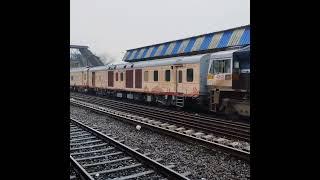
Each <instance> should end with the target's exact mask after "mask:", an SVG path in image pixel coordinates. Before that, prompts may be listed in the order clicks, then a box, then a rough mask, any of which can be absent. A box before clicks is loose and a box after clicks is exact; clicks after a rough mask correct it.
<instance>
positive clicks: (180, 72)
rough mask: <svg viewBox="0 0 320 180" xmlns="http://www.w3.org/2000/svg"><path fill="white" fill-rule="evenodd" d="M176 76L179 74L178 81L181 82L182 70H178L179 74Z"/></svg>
mask: <svg viewBox="0 0 320 180" xmlns="http://www.w3.org/2000/svg"><path fill="white" fill-rule="evenodd" d="M178 76H179V79H178V82H179V83H182V71H181V70H180V71H179V75H178Z"/></svg>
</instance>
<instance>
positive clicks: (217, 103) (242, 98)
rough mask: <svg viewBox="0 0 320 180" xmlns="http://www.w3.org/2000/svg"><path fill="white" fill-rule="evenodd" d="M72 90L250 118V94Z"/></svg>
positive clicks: (83, 88) (236, 117) (73, 88)
mask: <svg viewBox="0 0 320 180" xmlns="http://www.w3.org/2000/svg"><path fill="white" fill-rule="evenodd" d="M70 90H71V91H73V92H80V93H86V94H92V95H97V96H105V97H110V98H120V99H127V100H134V101H137V102H141V103H147V104H154V105H158V106H163V107H175V108H176V109H186V110H192V111H194V112H204V113H213V114H219V115H225V116H226V117H228V118H229V119H232V120H236V119H238V118H240V117H250V96H249V93H248V92H237V91H219V90H218V91H217V90H211V91H210V93H209V94H208V95H203V96H197V97H184V96H173V95H158V94H146V93H138V92H128V91H117V90H110V89H99V88H87V87H77V86H72V87H70Z"/></svg>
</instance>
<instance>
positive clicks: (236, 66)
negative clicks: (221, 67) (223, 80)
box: [233, 61, 240, 69]
mask: <svg viewBox="0 0 320 180" xmlns="http://www.w3.org/2000/svg"><path fill="white" fill-rule="evenodd" d="M233 67H234V68H235V69H239V68H240V66H239V61H234V62H233Z"/></svg>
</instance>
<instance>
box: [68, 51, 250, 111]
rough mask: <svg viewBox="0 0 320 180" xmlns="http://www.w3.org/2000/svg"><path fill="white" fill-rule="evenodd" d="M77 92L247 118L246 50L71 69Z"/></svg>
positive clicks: (247, 69)
mask: <svg viewBox="0 0 320 180" xmlns="http://www.w3.org/2000/svg"><path fill="white" fill-rule="evenodd" d="M70 89H71V90H72V91H76V92H83V93H94V94H97V95H103V96H109V97H117V98H125V99H132V100H135V101H143V102H149V103H157V104H161V105H164V106H174V107H178V108H185V107H188V106H189V107H190V106H192V107H197V108H199V109H202V110H205V111H208V112H213V113H220V114H226V115H232V116H234V115H235V116H243V117H250V45H248V46H245V47H239V48H231V49H227V50H224V51H218V52H212V53H206V54H198V55H191V56H179V57H171V58H164V59H154V60H149V61H138V62H123V63H119V64H110V65H103V66H97V67H81V68H74V69H70Z"/></svg>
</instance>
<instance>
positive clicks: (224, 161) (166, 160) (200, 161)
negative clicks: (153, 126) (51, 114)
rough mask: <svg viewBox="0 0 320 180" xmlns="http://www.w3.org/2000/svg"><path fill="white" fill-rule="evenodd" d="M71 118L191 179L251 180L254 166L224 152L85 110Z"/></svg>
mask: <svg viewBox="0 0 320 180" xmlns="http://www.w3.org/2000/svg"><path fill="white" fill-rule="evenodd" d="M70 116H71V117H74V118H76V119H77V120H79V121H81V122H83V123H86V124H89V125H90V126H91V127H99V128H100V129H101V130H102V132H104V133H107V134H111V135H112V136H116V137H118V138H119V139H120V140H124V144H126V145H128V146H130V147H133V148H139V151H140V152H143V153H151V154H150V156H149V157H151V158H153V159H157V158H162V159H163V161H161V163H162V164H165V165H175V166H176V167H175V168H174V170H177V171H178V172H190V173H191V175H190V176H188V177H189V178H190V179H250V164H249V163H248V162H245V161H242V160H238V159H236V158H234V157H231V156H228V155H225V154H223V153H220V152H214V151H211V150H208V149H206V148H203V147H198V146H195V145H192V144H188V143H185V142H182V141H179V140H177V139H175V138H173V137H170V136H167V135H162V134H159V133H156V132H152V131H150V130H148V129H145V128H143V127H142V128H141V130H137V129H136V128H135V127H134V126H133V125H130V124H127V123H125V122H121V121H119V120H114V119H111V118H109V117H107V116H105V115H100V114H97V113H95V112H92V111H90V110H86V109H84V108H80V107H75V106H72V105H71V107H70Z"/></svg>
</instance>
